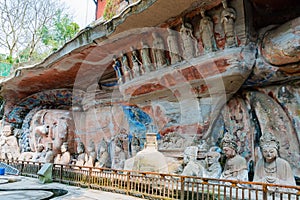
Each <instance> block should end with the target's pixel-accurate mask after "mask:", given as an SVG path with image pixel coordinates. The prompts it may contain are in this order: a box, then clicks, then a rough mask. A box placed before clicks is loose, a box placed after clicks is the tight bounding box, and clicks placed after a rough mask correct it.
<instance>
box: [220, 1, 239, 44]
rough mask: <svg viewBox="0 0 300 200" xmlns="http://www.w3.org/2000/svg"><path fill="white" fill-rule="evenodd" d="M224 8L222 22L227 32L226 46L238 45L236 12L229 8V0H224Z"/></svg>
mask: <svg viewBox="0 0 300 200" xmlns="http://www.w3.org/2000/svg"><path fill="white" fill-rule="evenodd" d="M222 4H223V8H224V10H223V11H222V12H221V24H222V25H223V30H224V33H225V39H226V43H225V47H234V46H236V45H237V44H236V38H235V27H234V23H235V20H236V12H235V10H234V9H233V8H229V7H228V5H227V0H223V1H222Z"/></svg>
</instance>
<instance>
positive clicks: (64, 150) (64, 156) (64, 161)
mask: <svg viewBox="0 0 300 200" xmlns="http://www.w3.org/2000/svg"><path fill="white" fill-rule="evenodd" d="M70 160H71V154H70V152H69V151H68V142H64V143H63V144H62V145H61V154H57V156H56V157H55V159H54V163H55V164H61V165H68V164H69V163H70Z"/></svg>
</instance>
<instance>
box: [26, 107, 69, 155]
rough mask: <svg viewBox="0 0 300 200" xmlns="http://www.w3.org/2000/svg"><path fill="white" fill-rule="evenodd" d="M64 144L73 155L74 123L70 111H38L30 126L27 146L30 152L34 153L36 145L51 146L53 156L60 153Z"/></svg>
mask: <svg viewBox="0 0 300 200" xmlns="http://www.w3.org/2000/svg"><path fill="white" fill-rule="evenodd" d="M64 142H68V149H69V151H70V153H71V154H73V153H74V122H73V118H72V113H71V111H68V110H40V111H38V112H37V113H36V114H35V115H34V116H33V118H32V121H31V124H30V136H29V144H30V148H31V151H36V148H37V145H38V144H43V145H44V146H47V143H52V144H53V152H54V155H56V154H58V153H59V152H60V148H61V146H62V144H63V143H64Z"/></svg>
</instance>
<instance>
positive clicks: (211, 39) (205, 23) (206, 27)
mask: <svg viewBox="0 0 300 200" xmlns="http://www.w3.org/2000/svg"><path fill="white" fill-rule="evenodd" d="M201 16H202V19H201V20H200V25H199V28H200V35H201V39H202V43H203V48H204V50H205V51H206V52H210V51H216V50H217V46H216V41H215V36H214V25H213V22H212V20H211V18H210V17H208V16H206V15H205V10H201Z"/></svg>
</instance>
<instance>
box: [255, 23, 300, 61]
mask: <svg viewBox="0 0 300 200" xmlns="http://www.w3.org/2000/svg"><path fill="white" fill-rule="evenodd" d="M299 49H300V18H299V17H298V18H296V19H294V20H291V21H289V22H287V23H285V24H283V25H281V26H279V27H278V28H275V29H273V30H270V31H268V32H267V33H265V35H264V38H263V41H262V44H261V50H262V55H263V57H264V58H265V59H266V60H267V61H268V62H269V63H271V64H273V65H286V64H290V63H296V62H299V61H300V50H299Z"/></svg>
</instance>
